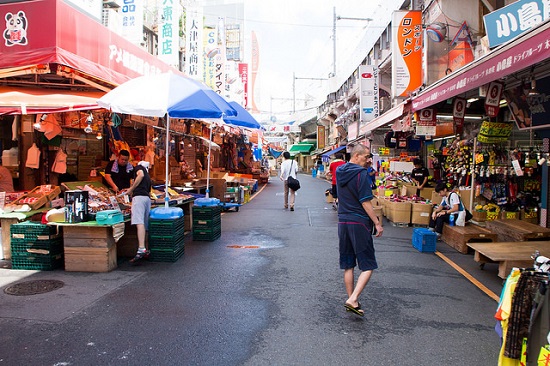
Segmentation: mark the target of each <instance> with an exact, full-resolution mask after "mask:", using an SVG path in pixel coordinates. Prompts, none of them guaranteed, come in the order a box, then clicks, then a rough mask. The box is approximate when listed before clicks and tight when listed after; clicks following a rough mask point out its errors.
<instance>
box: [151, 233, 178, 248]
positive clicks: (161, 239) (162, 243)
mask: <svg viewBox="0 0 550 366" xmlns="http://www.w3.org/2000/svg"><path fill="white" fill-rule="evenodd" d="M183 244H184V236H183V233H182V234H181V235H177V236H153V235H149V249H151V250H152V249H171V248H174V247H178V246H181V245H183Z"/></svg>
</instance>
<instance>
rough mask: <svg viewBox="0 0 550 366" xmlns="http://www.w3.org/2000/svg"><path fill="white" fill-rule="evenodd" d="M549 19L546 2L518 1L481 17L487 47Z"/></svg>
mask: <svg viewBox="0 0 550 366" xmlns="http://www.w3.org/2000/svg"><path fill="white" fill-rule="evenodd" d="M548 18H550V2H549V1H547V0H519V1H516V2H515V3H512V4H510V5H508V6H505V7H503V8H500V9H498V10H495V11H493V12H491V13H489V14H487V15H485V16H484V17H483V22H484V23H485V29H486V30H487V38H488V39H489V47H491V48H492V47H496V46H498V45H500V44H503V43H505V42H507V41H509V40H511V39H512V38H514V37H516V36H518V35H520V34H521V33H523V32H525V31H526V30H529V29H531V28H534V27H536V26H537V25H538V24H540V23H542V22H543V21H545V20H547V19H548Z"/></svg>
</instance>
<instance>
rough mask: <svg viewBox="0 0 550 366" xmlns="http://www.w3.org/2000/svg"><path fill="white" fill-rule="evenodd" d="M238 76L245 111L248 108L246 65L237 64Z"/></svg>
mask: <svg viewBox="0 0 550 366" xmlns="http://www.w3.org/2000/svg"><path fill="white" fill-rule="evenodd" d="M239 76H240V77H241V81H242V83H243V94H244V100H243V107H244V108H245V109H246V107H248V64H245V63H239Z"/></svg>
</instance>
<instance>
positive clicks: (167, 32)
mask: <svg viewBox="0 0 550 366" xmlns="http://www.w3.org/2000/svg"><path fill="white" fill-rule="evenodd" d="M180 17H181V7H180V5H179V2H178V1H175V0H163V1H161V2H160V4H159V24H158V57H159V59H161V60H162V61H163V62H164V63H166V64H168V65H170V66H174V67H176V68H179V32H180V22H179V21H180Z"/></svg>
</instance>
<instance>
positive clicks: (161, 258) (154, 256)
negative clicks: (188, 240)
mask: <svg viewBox="0 0 550 366" xmlns="http://www.w3.org/2000/svg"><path fill="white" fill-rule="evenodd" d="M150 250H151V254H150V255H149V260H150V261H152V262H175V261H177V260H178V259H180V258H181V257H182V256H183V254H184V252H185V246H184V245H181V246H176V247H174V248H172V249H154V248H151V249H150Z"/></svg>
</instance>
